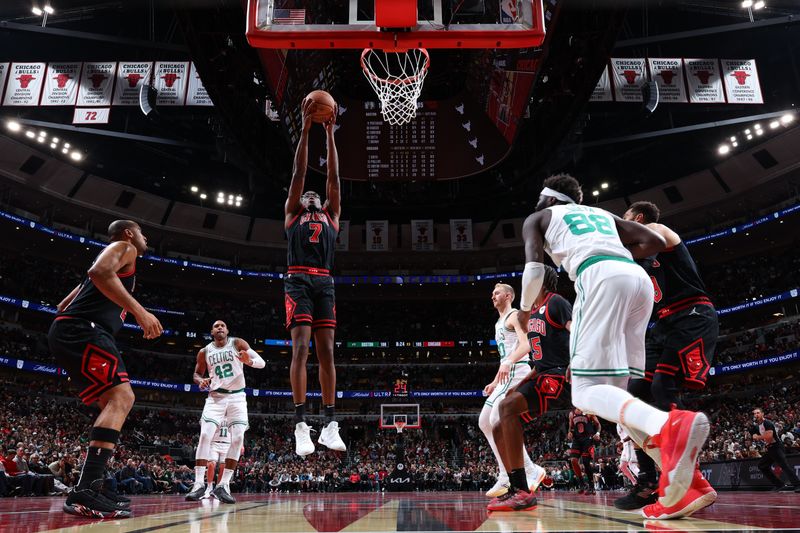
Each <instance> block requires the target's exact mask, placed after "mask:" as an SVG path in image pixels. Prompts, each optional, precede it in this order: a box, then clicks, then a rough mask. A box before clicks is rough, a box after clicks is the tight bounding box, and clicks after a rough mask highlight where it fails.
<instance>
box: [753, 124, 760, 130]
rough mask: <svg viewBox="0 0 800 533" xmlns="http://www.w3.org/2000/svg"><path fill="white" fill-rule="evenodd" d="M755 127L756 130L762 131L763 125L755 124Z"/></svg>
mask: <svg viewBox="0 0 800 533" xmlns="http://www.w3.org/2000/svg"><path fill="white" fill-rule="evenodd" d="M753 127H754V128H755V129H757V130H760V129H761V124H755V125H754V126H753Z"/></svg>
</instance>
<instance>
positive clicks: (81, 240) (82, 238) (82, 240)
mask: <svg viewBox="0 0 800 533" xmlns="http://www.w3.org/2000/svg"><path fill="white" fill-rule="evenodd" d="M85 240H86V238H84V237H81V238H80V239H78V241H80V242H81V244H83V242H84V241H85Z"/></svg>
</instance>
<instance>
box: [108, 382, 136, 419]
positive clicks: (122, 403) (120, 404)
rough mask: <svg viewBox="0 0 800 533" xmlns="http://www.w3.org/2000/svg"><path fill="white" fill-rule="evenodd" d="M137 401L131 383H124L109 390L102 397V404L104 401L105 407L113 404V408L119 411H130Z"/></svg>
mask: <svg viewBox="0 0 800 533" xmlns="http://www.w3.org/2000/svg"><path fill="white" fill-rule="evenodd" d="M135 401H136V396H135V395H134V393H133V389H132V388H131V386H130V384H128V383H123V384H122V385H117V386H116V387H114V388H112V389H111V390H109V391H108V392H107V393H106V394H104V395H103V397H102V398H101V405H102V404H103V403H104V404H105V405H104V406H103V408H105V407H108V406H111V408H112V409H117V410H119V411H124V412H126V413H127V412H130V410H131V409H132V408H133V403H134V402H135Z"/></svg>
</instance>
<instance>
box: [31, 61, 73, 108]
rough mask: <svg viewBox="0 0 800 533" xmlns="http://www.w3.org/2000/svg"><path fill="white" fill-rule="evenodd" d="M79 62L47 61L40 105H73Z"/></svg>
mask: <svg viewBox="0 0 800 533" xmlns="http://www.w3.org/2000/svg"><path fill="white" fill-rule="evenodd" d="M80 72H81V64H80V63H48V65H47V73H46V74H45V77H44V92H43V93H42V103H41V105H75V101H76V100H77V98H78V78H80Z"/></svg>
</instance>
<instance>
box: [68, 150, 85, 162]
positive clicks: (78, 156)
mask: <svg viewBox="0 0 800 533" xmlns="http://www.w3.org/2000/svg"><path fill="white" fill-rule="evenodd" d="M69 156H70V157H71V158H72V160H73V161H80V160H81V159H83V154H81V153H80V152H78V151H73V152H71V153H70V154H69Z"/></svg>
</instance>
